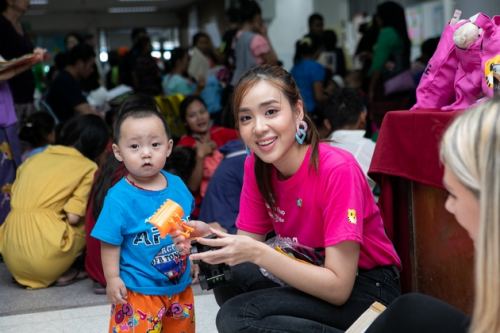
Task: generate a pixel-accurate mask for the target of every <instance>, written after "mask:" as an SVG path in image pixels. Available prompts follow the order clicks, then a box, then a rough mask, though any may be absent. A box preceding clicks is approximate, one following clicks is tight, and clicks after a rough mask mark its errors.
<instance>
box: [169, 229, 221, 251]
mask: <svg viewBox="0 0 500 333" xmlns="http://www.w3.org/2000/svg"><path fill="white" fill-rule="evenodd" d="M184 223H186V224H187V225H188V226H190V227H191V228H193V229H194V231H193V232H192V233H191V237H189V238H186V237H184V236H182V235H181V231H180V230H174V231H172V232H170V233H169V234H168V235H169V236H170V237H172V241H173V242H174V243H175V244H176V248H177V249H179V250H181V254H182V255H186V254H189V253H190V251H189V250H190V249H191V241H192V240H193V239H194V238H196V237H203V236H206V235H210V233H211V232H210V227H209V226H208V224H206V223H205V222H203V221H196V220H193V221H189V222H184Z"/></svg>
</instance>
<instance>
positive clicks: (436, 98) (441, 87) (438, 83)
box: [411, 16, 467, 110]
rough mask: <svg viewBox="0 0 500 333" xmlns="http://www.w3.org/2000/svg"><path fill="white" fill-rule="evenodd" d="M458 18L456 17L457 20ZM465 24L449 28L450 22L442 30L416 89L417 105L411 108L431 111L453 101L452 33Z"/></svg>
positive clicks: (454, 62) (455, 66) (454, 56)
mask: <svg viewBox="0 0 500 333" xmlns="http://www.w3.org/2000/svg"><path fill="white" fill-rule="evenodd" d="M459 18H460V16H458V17H457V19H459ZM465 22H467V21H463V22H458V23H457V24H455V25H454V26H451V25H450V23H451V21H450V22H448V24H447V25H446V27H445V28H444V31H443V34H442V35H441V39H440V40H439V44H438V46H437V49H436V52H434V55H433V56H432V58H431V60H429V63H428V64H427V68H426V69H425V71H424V74H423V75H422V78H421V79H420V83H419V84H418V87H417V103H416V104H415V105H414V106H413V107H412V108H411V109H412V110H415V109H433V108H440V107H442V106H445V105H450V104H451V103H453V102H454V101H455V88H454V87H453V84H451V82H452V80H451V79H452V78H455V74H456V72H457V66H458V57H457V56H456V54H455V43H454V42H453V33H454V32H455V31H456V30H457V29H458V28H459V27H461V26H462V25H463V24H464V23H465Z"/></svg>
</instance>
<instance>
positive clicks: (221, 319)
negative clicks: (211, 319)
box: [215, 298, 247, 333]
mask: <svg viewBox="0 0 500 333" xmlns="http://www.w3.org/2000/svg"><path fill="white" fill-rule="evenodd" d="M244 308H245V306H244V305H243V304H242V303H241V302H240V301H239V300H238V299H237V298H233V299H230V300H229V301H227V302H226V303H225V304H223V305H222V306H221V308H220V309H219V312H218V313H217V317H216V319H215V323H216V325H217V330H218V331H219V333H225V332H241V331H244V329H245V325H246V323H247V321H246V320H245V319H244V316H245V315H244V311H245V310H244Z"/></svg>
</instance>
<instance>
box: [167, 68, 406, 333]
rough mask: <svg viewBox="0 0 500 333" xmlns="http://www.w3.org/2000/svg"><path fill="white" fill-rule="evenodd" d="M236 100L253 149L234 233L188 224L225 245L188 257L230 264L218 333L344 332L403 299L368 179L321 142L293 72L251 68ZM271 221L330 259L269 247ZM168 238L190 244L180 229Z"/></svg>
mask: <svg viewBox="0 0 500 333" xmlns="http://www.w3.org/2000/svg"><path fill="white" fill-rule="evenodd" d="M233 106H234V114H235V119H236V128H237V130H238V131H239V133H240V136H241V138H242V139H243V141H244V142H245V144H246V145H247V147H248V149H249V150H251V151H253V153H251V154H250V156H249V157H248V158H247V161H246V164H245V177H244V184H243V189H242V192H241V201H240V202H241V203H240V213H239V217H238V219H237V221H236V226H237V227H238V229H239V230H238V234H237V235H228V234H225V233H222V232H219V231H215V230H208V229H209V228H208V226H207V225H206V224H205V223H203V222H200V221H193V222H191V225H192V226H193V227H194V228H195V232H194V233H192V234H191V236H203V235H205V234H207V233H210V232H212V233H215V234H216V235H217V237H218V239H211V240H209V239H204V238H199V239H198V241H199V242H200V243H202V244H206V245H210V246H216V247H220V249H219V250H214V251H209V252H205V253H199V254H195V255H192V256H191V258H192V259H193V260H203V261H204V262H208V263H211V264H216V263H221V262H225V263H227V264H228V265H231V266H232V267H231V270H232V273H233V277H234V281H233V282H232V283H231V284H227V285H224V286H221V287H219V288H216V289H215V290H214V293H215V297H216V299H217V302H218V303H219V305H220V306H221V308H220V311H219V313H218V315H217V328H218V330H219V332H235V331H238V332H240V331H241V332H243V331H244V332H247V331H248V332H270V331H273V332H274V331H276V332H278V331H279V332H338V331H339V330H342V331H344V330H346V329H347V328H348V327H349V326H350V325H351V324H352V323H353V322H354V321H355V320H356V319H357V318H358V317H359V316H360V315H361V314H362V313H363V312H364V311H365V310H366V309H368V308H369V306H370V305H371V304H372V303H373V302H374V301H378V302H381V303H383V304H385V305H388V304H389V303H390V302H392V301H393V300H394V299H395V298H396V297H398V296H399V295H400V284H399V271H398V270H399V269H400V268H401V262H400V260H399V257H398V255H397V254H396V253H395V251H394V248H393V246H392V243H391V242H390V240H389V239H388V238H387V236H386V234H385V232H384V228H383V223H382V219H381V217H380V213H379V211H378V208H377V205H376V204H375V201H374V199H373V196H372V194H371V190H370V187H369V185H368V182H367V180H366V177H365V176H364V174H363V171H362V170H361V167H360V166H359V165H358V163H357V162H356V160H355V159H354V157H353V156H352V155H351V154H349V153H347V152H345V151H343V150H341V149H338V148H335V147H331V146H329V145H328V144H326V143H319V135H318V132H317V129H316V128H315V127H314V124H313V123H312V122H311V120H310V119H309V118H308V116H307V114H306V112H305V110H304V105H303V102H302V99H301V96H300V93H299V90H298V88H297V85H296V84H295V82H294V80H293V78H292V76H291V74H290V73H288V72H287V71H285V70H284V69H282V68H280V67H277V66H272V67H271V66H267V65H263V66H258V67H255V68H253V69H251V70H249V71H248V72H246V73H245V74H244V75H243V76H242V77H241V79H240V80H239V82H238V85H237V86H236V88H235V92H234V97H233ZM270 207H272V209H271V208H270ZM273 229H274V231H275V232H276V234H277V235H278V236H281V237H282V238H285V239H289V240H290V241H291V242H296V243H299V244H302V245H305V246H308V247H310V248H314V249H316V250H317V251H319V252H321V253H322V254H323V255H324V258H325V259H324V264H322V265H309V264H306V263H303V262H299V261H296V260H294V259H292V258H291V257H289V256H287V255H283V254H282V253H280V252H278V251H276V250H275V249H274V248H272V247H270V246H268V245H266V244H265V243H264V241H265V238H266V234H267V233H269V232H270V231H272V230H273ZM171 236H172V237H174V241H175V242H178V243H179V244H178V247H179V248H181V249H182V250H183V252H187V251H188V248H189V243H188V242H187V241H186V240H185V239H184V237H182V236H179V234H178V233H177V232H174V233H172V234H171ZM259 268H262V269H264V270H266V271H267V272H268V273H270V274H272V275H274V276H275V277H277V278H279V279H280V280H281V281H283V282H284V283H282V284H278V283H276V282H273V281H271V280H270V279H268V278H267V277H265V276H263V275H262V273H261V271H260V269H259Z"/></svg>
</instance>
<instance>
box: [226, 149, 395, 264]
mask: <svg viewBox="0 0 500 333" xmlns="http://www.w3.org/2000/svg"><path fill="white" fill-rule="evenodd" d="M310 152H311V148H309V150H308V152H307V154H306V157H305V158H304V161H303V162H302V165H301V166H300V168H299V170H298V171H297V172H296V173H295V174H294V175H293V176H292V177H290V178H289V179H287V180H284V181H279V180H278V178H277V170H276V169H275V168H273V169H272V186H273V188H274V190H275V193H276V197H277V203H276V207H277V208H276V217H275V218H272V214H271V210H270V209H269V208H268V206H267V205H266V203H265V202H264V199H263V197H262V196H261V194H260V192H259V190H258V188H257V183H256V180H255V173H254V162H255V160H254V157H253V156H252V157H249V158H247V160H246V162H245V176H244V180H243V189H242V192H241V201H240V214H239V216H238V219H237V220H236V226H237V227H238V229H241V230H244V231H247V232H251V233H256V234H261V235H263V234H266V233H267V232H269V231H271V230H272V229H273V228H274V229H275V231H276V234H277V235H279V236H282V237H288V238H290V239H292V240H293V241H297V242H298V243H300V244H302V245H306V246H309V247H313V248H326V247H328V246H332V245H335V244H338V243H340V242H342V241H345V240H353V241H356V242H358V243H360V244H361V251H360V256H359V264H358V267H359V268H363V269H372V268H374V267H376V266H386V265H395V266H397V267H398V268H399V269H401V261H400V259H399V257H398V255H397V254H396V252H395V250H394V247H393V245H392V243H391V241H390V240H389V238H388V237H387V236H386V234H385V231H384V226H383V222H382V218H381V217H380V213H379V210H378V207H377V205H376V203H375V200H374V199H373V195H372V193H371V190H370V186H369V185H368V182H367V180H366V177H365V175H364V174H363V170H361V167H360V166H359V165H358V163H357V162H356V160H355V159H354V157H353V156H352V155H351V154H350V153H348V152H346V151H344V150H342V149H339V148H336V147H332V146H329V145H327V144H324V143H321V144H320V145H319V168H318V172H316V171H315V170H314V166H309V157H310Z"/></svg>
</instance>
